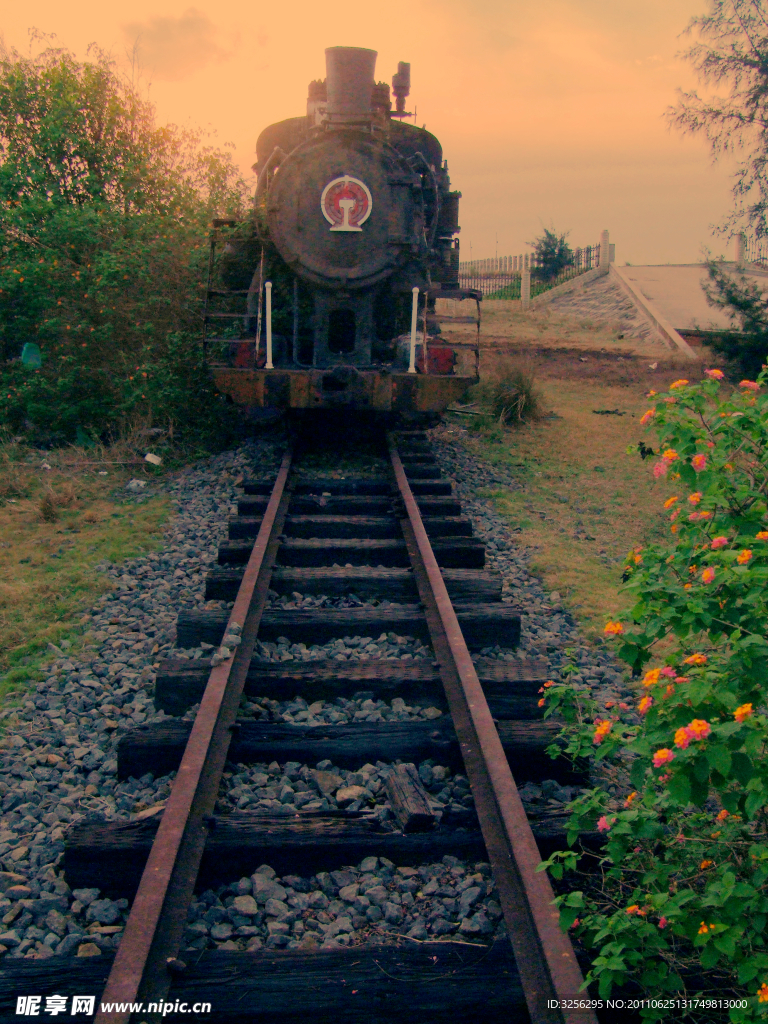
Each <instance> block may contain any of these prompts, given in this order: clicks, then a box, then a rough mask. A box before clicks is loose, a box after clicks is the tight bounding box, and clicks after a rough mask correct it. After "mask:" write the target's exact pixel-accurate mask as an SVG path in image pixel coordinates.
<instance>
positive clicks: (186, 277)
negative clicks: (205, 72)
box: [0, 50, 245, 442]
mask: <svg viewBox="0 0 768 1024" xmlns="http://www.w3.org/2000/svg"><path fill="white" fill-rule="evenodd" d="M0 137H2V139H3V147H2V152H0V239H1V241H0V249H1V251H2V259H0V395H2V399H3V400H2V403H0V426H2V425H4V426H7V427H10V428H12V429H13V430H15V431H18V430H22V429H24V428H25V427H27V428H28V429H31V430H32V431H33V432H34V433H35V434H37V435H38V438H40V439H43V440H46V439H48V440H50V441H52V442H57V441H62V440H63V441H72V440H75V439H77V438H78V437H81V436H82V435H83V433H90V434H95V435H96V436H99V437H102V438H104V437H107V436H109V435H111V434H112V435H113V434H115V433H119V432H120V431H121V430H124V429H126V426H130V425H131V424H132V423H133V424H135V423H142V424H145V425H150V424H151V423H153V422H155V421H156V420H158V421H159V422H161V423H163V425H166V424H167V422H168V421H171V422H175V423H176V425H177V427H178V428H180V429H183V430H185V431H187V432H188V433H189V434H191V435H194V436H202V435H203V434H205V432H206V431H208V432H209V436H210V431H211V430H218V429H219V426H220V422H221V420H222V415H221V413H223V412H224V411H225V410H224V409H223V407H222V409H221V410H220V412H219V411H217V410H214V412H213V414H212V413H211V412H210V410H208V409H207V408H206V403H208V402H209V401H212V400H213V396H214V391H213V387H212V384H211V381H210V379H209V377H208V374H207V371H206V370H205V367H204V366H203V364H202V361H201V359H200V356H199V352H198V351H197V349H198V348H199V339H200V334H201V327H200V324H201V315H202V309H203V298H204V281H205V269H206V262H207V247H206V244H205V241H206V234H207V230H208V225H209V223H210V220H211V218H212V217H213V216H217V215H235V216H236V215H239V214H241V213H242V211H243V210H244V208H245V207H244V202H245V184H244V182H242V180H241V179H240V177H239V174H238V173H237V170H236V168H235V166H234V165H233V163H232V160H231V158H230V156H229V155H228V154H227V153H224V152H222V151H220V150H217V149H215V148H214V147H212V146H211V145H210V144H209V141H208V140H207V139H206V137H205V136H204V135H203V134H202V133H200V132H195V131H193V130H188V129H184V130H182V129H178V128H175V127H173V126H166V127H161V126H159V125H157V124H156V122H155V115H154V110H153V108H152V107H151V106H150V105H149V104H148V103H146V102H145V101H143V100H142V99H141V98H140V97H139V95H138V94H137V92H136V90H135V89H134V88H133V87H132V86H131V85H130V84H129V83H127V82H125V81H124V80H122V79H121V77H120V76H119V75H118V74H117V72H116V70H115V68H114V66H113V64H112V63H111V62H110V61H109V59H108V58H107V57H106V56H104V55H103V54H100V53H98V52H97V53H95V54H94V55H93V57H92V59H90V60H87V61H83V62H81V61H78V60H77V59H76V58H75V57H74V56H73V55H72V54H70V53H68V52H67V51H65V50H46V51H45V52H44V53H41V54H39V55H37V56H33V57H22V56H20V55H19V54H18V53H15V52H13V51H11V52H9V51H5V50H2V51H0ZM26 342H31V343H34V344H36V345H38V346H39V348H40V352H41V356H42V364H41V366H40V368H39V369H33V368H29V367H24V366H22V364H21V362H20V360H19V357H20V355H21V351H22V348H23V346H24V344H25V343H26ZM219 405H222V406H223V403H219ZM230 418H231V417H230Z"/></svg>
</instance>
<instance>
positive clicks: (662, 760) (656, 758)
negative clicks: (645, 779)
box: [653, 747, 675, 768]
mask: <svg viewBox="0 0 768 1024" xmlns="http://www.w3.org/2000/svg"><path fill="white" fill-rule="evenodd" d="M674 759H675V755H674V754H673V753H672V751H671V750H668V749H667V748H666V747H662V748H661V750H657V751H656V753H655V754H654V755H653V767H654V768H661V766H662V765H663V764H669V762H670V761H674Z"/></svg>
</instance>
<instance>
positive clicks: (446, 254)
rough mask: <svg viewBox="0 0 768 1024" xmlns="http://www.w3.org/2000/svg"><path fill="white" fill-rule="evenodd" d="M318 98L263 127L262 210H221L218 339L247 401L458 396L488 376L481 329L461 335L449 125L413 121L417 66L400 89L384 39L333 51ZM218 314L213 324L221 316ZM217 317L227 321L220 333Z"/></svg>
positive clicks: (228, 384)
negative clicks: (442, 137) (457, 337)
mask: <svg viewBox="0 0 768 1024" xmlns="http://www.w3.org/2000/svg"><path fill="white" fill-rule="evenodd" d="M325 52H326V71H327V77H326V79H325V81H322V82H312V83H311V84H310V87H309V97H308V100H307V114H306V116H305V117H297V118H290V119H288V120H286V121H281V122H279V123H278V124H274V125H271V126H270V127H269V128H267V129H266V130H265V131H263V132H262V133H261V135H260V137H259V140H258V142H257V147H256V151H257V158H258V162H257V164H256V165H255V167H254V170H256V171H257V172H258V184H257V188H256V196H255V202H254V210H253V217H252V218H251V219H249V220H248V221H247V222H243V223H235V222H233V221H216V222H214V231H213V234H212V238H211V261H210V277H209V283H208V301H207V308H206V332H207V333H208V335H209V336H208V337H207V338H206V342H207V344H208V345H209V346H211V345H213V346H214V351H216V352H217V353H218V354H220V356H223V358H220V359H219V360H218V361H217V362H216V363H215V365H214V367H213V372H214V376H215V379H216V383H217V386H218V388H219V390H220V391H221V392H222V393H224V394H226V395H228V396H230V398H231V399H232V400H233V401H235V402H237V403H238V404H241V405H245V406H256V407H259V406H261V407H270V408H295V409H298V408H300V409H308V408H315V409H317V408H321V409H322V408H338V407H339V406H343V407H352V408H359V409H368V410H375V411H380V412H386V411H395V412H434V411H439V410H441V409H444V408H445V407H446V406H447V405H449V404H450V402H452V401H454V400H455V399H456V398H458V397H460V396H461V394H462V393H463V392H464V391H465V390H466V388H467V387H468V386H469V385H471V384H473V383H475V382H476V380H477V361H478V348H477V338H476V337H475V338H474V339H473V340H472V341H471V342H468V343H464V344H463V345H462V344H457V343H456V342H451V343H450V344H449V343H446V342H445V341H444V340H443V338H442V337H441V333H440V323H441V322H445V321H446V320H451V319H453V320H456V319H457V318H455V317H453V318H451V317H447V316H445V315H443V316H439V315H438V314H437V312H436V300H437V299H438V298H450V299H464V298H473V299H475V300H476V303H477V306H476V308H477V316H476V317H472V318H468V317H461V318H459V319H460V320H462V321H465V320H468V319H471V320H472V321H473V322H475V323H476V324H477V329H478V332H479V300H480V295H479V293H477V292H474V291H466V290H462V289H461V288H460V287H459V281H458V267H459V243H458V237H457V236H458V232H459V225H458V209H459V198H460V193H458V192H453V191H451V187H450V179H449V177H448V166H447V162H446V163H444V162H443V159H442V150H441V147H440V144H439V142H438V141H437V139H436V138H435V137H434V136H433V135H431V134H430V133H429V132H427V131H425V130H424V129H420V128H417V127H415V126H414V125H412V124H409V123H407V122H406V121H405V120H404V119H405V118H406V117H408V116H410V115H409V114H407V112H406V111H405V98H406V96H407V95H408V93H409V88H410V66H409V65H407V64H402V63H401V64H400V65H399V68H398V73H397V74H396V75H395V76H394V78H393V92H394V95H395V100H396V109H395V110H392V109H391V101H390V90H389V86H388V85H386V84H385V83H378V84H376V83H375V81H374V68H375V62H376V53H375V52H374V51H373V50H365V49H359V48H354V47H341V46H337V47H331V48H329V49H327V50H326V51H325ZM213 324H215V325H216V326H217V327H218V328H219V329H218V331H216V330H214V331H213V332H211V325H213ZM211 333H213V335H214V336H213V337H211V336H210V334H211Z"/></svg>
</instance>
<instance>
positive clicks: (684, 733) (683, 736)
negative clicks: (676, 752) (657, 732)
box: [675, 727, 692, 750]
mask: <svg viewBox="0 0 768 1024" xmlns="http://www.w3.org/2000/svg"><path fill="white" fill-rule="evenodd" d="M691 739H692V736H691V733H690V730H689V729H688V728H687V727H686V728H684V729H678V730H677V732H676V733H675V746H676V747H679V748H680V749H681V750H686V749H687V748H688V746H689V744H690V742H691Z"/></svg>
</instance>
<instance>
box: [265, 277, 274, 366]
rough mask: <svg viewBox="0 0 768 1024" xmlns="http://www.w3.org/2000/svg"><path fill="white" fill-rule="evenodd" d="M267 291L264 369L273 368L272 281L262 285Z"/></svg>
mask: <svg viewBox="0 0 768 1024" xmlns="http://www.w3.org/2000/svg"><path fill="white" fill-rule="evenodd" d="M264 287H265V289H266V292H267V362H266V365H265V367H264V369H265V370H274V366H273V365H272V282H271V281H267V283H266V284H265V285H264Z"/></svg>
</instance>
